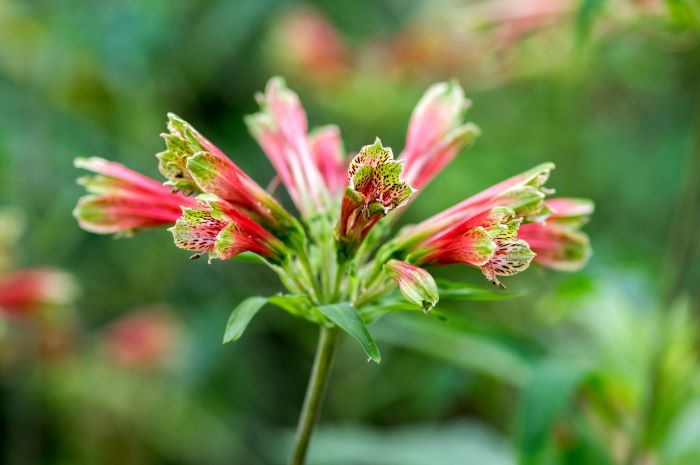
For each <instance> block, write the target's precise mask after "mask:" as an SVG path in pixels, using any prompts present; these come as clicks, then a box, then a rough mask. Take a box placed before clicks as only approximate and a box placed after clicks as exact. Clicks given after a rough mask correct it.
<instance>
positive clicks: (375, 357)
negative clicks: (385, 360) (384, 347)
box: [317, 302, 382, 363]
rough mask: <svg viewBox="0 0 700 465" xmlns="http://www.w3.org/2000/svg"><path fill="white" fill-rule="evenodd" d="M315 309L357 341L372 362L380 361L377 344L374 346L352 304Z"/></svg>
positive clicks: (344, 303) (323, 306)
mask: <svg viewBox="0 0 700 465" xmlns="http://www.w3.org/2000/svg"><path fill="white" fill-rule="evenodd" d="M317 309H318V311H319V312H321V313H322V314H323V315H324V316H325V317H326V318H328V319H329V320H330V321H331V322H333V323H334V324H336V325H337V326H338V327H339V328H340V329H342V330H343V331H345V332H346V333H348V334H349V335H350V336H352V337H353V338H354V339H355V340H357V342H359V343H360V345H361V346H362V350H364V351H365V353H366V354H367V356H369V358H370V359H371V360H372V361H373V362H375V363H379V362H380V361H381V360H382V357H381V355H379V349H378V348H377V344H375V342H374V339H372V335H371V334H370V333H369V330H368V329H367V326H365V324H364V322H363V321H362V318H360V314H359V313H358V312H357V309H356V308H355V307H354V306H353V305H352V304H350V303H347V302H343V303H339V304H330V305H321V306H320V307H317Z"/></svg>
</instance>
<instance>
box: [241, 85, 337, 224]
mask: <svg viewBox="0 0 700 465" xmlns="http://www.w3.org/2000/svg"><path fill="white" fill-rule="evenodd" d="M257 100H258V102H259V104H260V112H258V113H255V114H253V115H250V116H248V117H247V118H246V123H247V125H248V129H249V130H250V133H251V134H252V136H253V137H254V138H255V140H257V141H258V144H260V147H261V148H262V150H263V152H265V154H266V155H267V157H268V158H269V159H270V162H271V163H272V166H274V167H275V170H276V171H277V174H278V176H279V177H280V180H281V181H282V183H283V184H284V185H285V187H286V188H287V191H288V192H289V195H290V196H291V197H292V200H293V201H294V204H295V205H296V206H297V208H298V209H299V211H300V212H301V214H302V216H303V217H304V218H310V217H312V216H314V215H316V214H318V213H319V212H321V211H325V210H326V209H327V208H328V206H329V205H330V203H331V202H330V197H329V192H328V191H329V184H327V183H333V182H334V181H333V179H330V180H328V181H327V180H326V179H324V177H323V175H322V174H321V169H320V168H319V166H318V165H317V161H316V160H315V159H314V155H313V154H312V152H311V147H310V146H309V140H308V134H307V131H308V123H307V120H306V113H305V112H304V109H303V108H302V106H301V103H300V102H299V97H298V96H297V94H295V93H294V92H292V91H291V90H289V89H288V88H287V86H286V84H285V82H284V80H283V79H282V78H279V77H277V78H272V79H270V81H269V82H268V83H267V87H266V88H265V93H264V94H258V95H257Z"/></svg>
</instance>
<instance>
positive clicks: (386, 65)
mask: <svg viewBox="0 0 700 465" xmlns="http://www.w3.org/2000/svg"><path fill="white" fill-rule="evenodd" d="M274 75H283V76H285V77H286V78H287V81H288V84H289V86H290V87H291V88H292V89H294V90H296V91H297V92H298V93H299V94H300V97H301V99H302V101H303V103H304V105H305V107H306V110H307V112H308V114H309V120H310V124H311V126H312V127H313V126H319V125H322V124H328V123H336V124H338V125H339V126H340V127H341V131H342V134H343V138H344V142H345V147H346V149H347V150H348V152H353V151H356V150H358V149H359V147H360V146H362V145H364V144H367V143H369V142H371V141H372V140H374V138H375V137H376V136H380V137H381V138H382V140H383V142H384V143H385V144H387V145H390V146H392V147H394V150H395V151H398V150H400V148H401V147H402V146H403V140H404V137H405V130H406V124H407V122H408V118H409V116H410V112H411V109H412V107H413V105H415V103H416V102H417V100H418V99H419V98H420V95H421V94H422V92H423V91H424V90H425V88H427V86H428V85H430V84H431V83H432V82H435V81H440V80H446V79H450V78H456V79H458V80H459V81H460V82H461V84H462V85H463V87H464V88H465V91H466V93H467V95H468V96H469V97H470V98H471V99H472V100H473V107H472V109H471V110H470V112H469V119H470V120H472V121H474V122H475V123H476V124H478V125H479V126H480V127H481V129H482V131H483V134H482V136H481V137H480V139H479V140H478V142H477V143H476V145H475V147H474V148H472V149H471V150H469V151H468V152H466V153H464V154H462V155H461V156H460V157H458V158H457V160H456V161H455V162H454V163H453V165H451V166H450V168H449V169H447V170H445V172H443V173H442V174H441V175H440V176H439V178H438V179H437V180H436V181H434V182H433V183H432V184H431V185H430V186H429V187H428V188H426V189H425V190H426V192H424V193H423V194H422V195H421V196H420V197H419V198H418V199H417V201H416V202H415V203H414V204H412V205H411V207H410V209H408V210H407V211H406V212H405V214H404V215H403V216H402V222H406V223H408V222H415V221H418V220H420V219H423V218H425V217H427V216H428V215H430V214H433V213H435V212H438V211H439V210H441V209H442V208H444V207H447V206H449V205H452V204H454V203H455V202H457V201H459V200H462V199H463V198H465V197H467V196H468V195H471V194H474V193H476V192H478V191H479V190H481V189H483V188H485V187H487V186H489V185H491V184H493V183H495V182H497V181H499V180H501V179H504V178H506V177H509V176H511V175H513V174H516V173H518V172H520V171H523V170H525V169H527V168H529V167H531V166H534V165H536V164H537V163H539V162H542V161H553V162H555V163H556V165H557V169H556V171H555V172H554V174H553V177H552V180H551V182H550V184H549V185H550V186H551V187H554V188H556V190H557V193H558V194H559V195H564V196H579V197H590V198H592V199H593V200H594V201H595V203H596V213H595V215H594V218H593V221H592V222H591V223H590V225H588V226H587V232H588V233H589V234H590V236H591V241H592V244H593V248H594V255H593V258H592V259H591V261H590V263H589V265H588V267H587V268H586V269H585V270H584V271H582V272H577V273H573V274H557V273H553V272H549V271H546V270H543V269H534V270H532V271H531V272H529V273H523V274H522V275H518V276H517V277H514V278H511V279H509V280H508V282H507V284H508V285H509V288H510V289H511V290H514V291H516V292H518V291H523V290H526V291H527V295H526V296H524V297H520V298H517V299H512V300H508V301H502V302H474V301H471V302H445V303H444V304H442V303H441V310H442V311H443V313H445V314H446V315H447V317H448V320H447V321H446V322H441V321H439V320H437V319H433V318H429V317H426V316H423V315H417V316H411V317H408V316H391V317H388V318H386V319H384V320H382V321H381V322H379V323H378V324H377V325H375V326H373V327H372V328H371V329H372V331H373V333H374V334H375V335H376V338H377V340H378V343H379V344H380V348H381V350H382V354H383V361H382V364H381V365H379V366H376V365H374V364H368V363H366V359H365V357H364V355H363V354H362V353H361V350H360V349H359V348H358V347H356V345H355V344H352V343H351V342H350V341H347V340H346V341H343V343H342V344H341V347H340V349H341V350H340V354H339V358H338V360H337V362H336V364H335V367H334V374H333V379H332V381H331V386H330V392H329V395H328V398H327V403H326V408H325V411H324V414H323V417H322V421H321V426H320V429H319V432H318V435H317V437H316V438H315V441H314V443H313V445H312V448H311V457H310V460H309V462H310V463H311V464H316V465H322V464H323V465H341V464H342V465H355V464H361V465H365V464H366V465H399V464H401V465H413V464H416V465H418V464H431V465H443V464H445V465H446V464H450V465H454V464H461V463H464V464H471V465H481V464H484V465H494V464H498V465H500V464H504V465H505V464H516V463H518V464H525V465H529V464H533V465H534V464H544V465H550V464H551V465H555V464H596V465H599V464H603V465H604V464H620V465H695V464H698V463H700V420H698V419H699V418H700V359H699V350H700V347H699V346H698V343H699V342H700V333H699V332H698V331H699V329H700V328H699V327H698V309H699V306H698V303H699V297H700V284H699V283H700V266H698V261H699V260H700V250H699V249H700V248H699V247H698V245H697V242H698V226H700V221H699V217H700V211H699V210H700V189H699V188H698V183H699V182H700V181H699V179H698V178H700V120H699V119H698V118H699V114H698V112H699V111H700V3H699V2H697V1H696V0H668V1H667V2H663V1H653V0H652V1H649V0H648V1H632V0H608V1H606V0H583V1H570V2H568V1H564V0H562V1H545V0H527V1H526V0H522V1H516V0H510V1H509V0H481V1H463V2H459V1H447V0H441V1H419V0H412V1H400V0H384V1H371V0H358V1H353V2H337V1H332V0H317V1H312V2H295V1H273V0H255V1H252V0H251V1H247V0H246V1H235V2H232V1H226V0H206V1H195V0H188V1H178V2H174V1H166V0H149V1H138V0H123V1H102V2H91V1H87V0H85V1H80V0H50V1H49V0H45V1H34V0H0V207H14V208H16V210H17V211H19V212H20V214H21V216H22V217H23V218H24V221H25V230H24V234H23V236H22V237H21V239H20V240H19V242H18V243H17V244H16V245H15V246H14V250H13V252H14V254H15V255H16V262H15V267H16V268H25V267H33V266H38V265H52V266H56V267H60V268H62V269H64V270H66V271H68V272H70V273H71V274H73V276H74V277H75V281H76V282H77V283H78V284H79V286H80V288H81V289H82V293H81V297H80V298H79V299H78V300H77V302H76V304H75V306H74V307H72V308H67V309H66V308H64V309H61V310H57V309H54V310H55V311H53V313H52V316H50V317H48V318H49V320H51V324H50V325H48V326H47V327H44V326H42V327H41V328H37V327H33V326H31V327H29V328H27V327H24V326H23V325H21V324H19V325H15V324H14V323H11V324H9V325H8V324H4V325H3V328H4V330H3V331H0V333H1V334H4V336H0V340H2V341H3V342H2V343H0V350H4V351H6V352H7V353H12V354H13V355H12V356H8V357H0V360H4V359H7V360H5V362H6V363H4V364H3V365H2V368H1V369H0V386H1V388H0V463H4V464H8V465H25V464H39V463H41V464H55V465H63V464H66V465H67V464H85V465H88V464H120V465H127V464H139V465H141V464H223V463H229V464H252V465H255V464H281V463H284V460H285V456H286V452H287V449H288V445H289V443H290V434H291V431H293V427H294V425H295V423H296V418H297V415H298V412H299V409H300V406H301V402H302V399H303V394H304V389H305V387H306V379H307V375H308V371H309V369H310V366H311V361H312V354H313V348H314V345H315V340H316V328H315V327H313V326H311V325H309V324H307V323H305V322H302V321H300V320H295V319H293V318H291V317H289V316H288V315H287V314H285V313H282V312H279V311H276V310H272V309H270V310H267V311H265V312H262V313H261V315H260V316H259V317H258V318H257V319H256V320H255V321H254V322H253V324H252V325H251V327H250V328H249V330H248V332H247V333H246V335H245V337H244V338H243V339H241V340H240V341H238V342H237V343H236V344H234V345H231V346H223V345H221V343H220V341H221V336H222V332H223V327H224V324H225V322H226V319H227V317H228V314H229V312H230V310H231V309H232V308H233V307H234V306H235V304H236V303H237V302H239V301H240V300H241V299H242V298H243V297H245V296H248V295H251V294H254V293H260V294H263V295H270V294H272V293H274V292H276V291H278V290H279V285H278V284H277V279H276V277H275V276H274V275H273V274H272V273H271V272H268V271H267V270H266V269H263V268H262V267H259V266H256V265H253V264H246V263H231V262H215V263H213V264H211V265H207V263H206V261H205V260H199V261H196V262H191V261H190V260H188V259H187V253H185V252H183V251H181V250H178V249H176V248H175V247H173V245H172V238H171V235H170V233H168V232H167V231H164V230H155V231H147V232H144V233H140V234H138V235H137V236H136V237H135V238H133V239H120V240H113V239H112V238H110V237H106V236H96V235H92V234H88V233H86V232H84V231H82V230H80V229H79V228H78V226H77V224H76V223H75V221H74V220H73V219H72V217H71V210H72V208H73V206H74V205H75V202H76V200H77V199H78V197H79V196H80V195H81V193H82V192H81V189H80V188H79V187H78V186H77V185H76V184H75V181H74V180H75V178H76V177H77V176H79V175H82V174H83V173H79V172H78V170H76V169H75V168H73V165H72V159H73V158H74V157H76V156H87V155H97V156H103V157H105V158H109V159H113V160H117V161H120V162H123V163H125V164H127V165H128V166H130V167H131V168H134V169H136V170H138V171H141V172H143V173H145V174H147V175H149V176H152V177H154V178H158V179H160V177H159V176H158V173H157V166H156V161H155V158H154V154H155V153H156V152H159V151H161V150H162V149H163V148H162V147H163V143H162V140H161V139H160V138H159V137H158V135H159V133H160V132H162V131H164V128H165V114H166V112H168V111H173V112H175V113H177V114H179V115H180V116H182V117H183V118H185V119H187V120H188V121H190V122H191V123H192V124H193V125H194V126H195V127H197V128H198V129H199V130H200V131H201V132H202V133H204V134H206V135H207V137H208V138H210V139H211V140H212V141H214V142H215V143H216V144H217V145H218V146H219V147H220V148H222V149H223V150H224V151H225V152H226V153H227V154H228V155H229V156H230V157H231V158H233V159H234V160H235V161H236V163H237V164H239V165H240V166H241V167H242V168H243V169H244V170H246V171H247V172H248V173H249V174H251V176H252V177H253V178H255V179H256V180H257V181H258V182H259V183H260V184H262V185H266V184H267V182H268V181H269V180H270V179H271V178H272V177H273V176H274V172H273V170H272V168H271V166H270V165H269V163H268V161H267V159H266V157H265V156H264V155H263V154H262V152H261V151H260V149H259V148H258V147H257V146H256V144H255V142H254V141H253V140H252V138H250V137H249V136H248V134H247V131H246V128H245V126H244V124H243V121H242V118H243V116H244V115H246V114H250V113H253V112H254V111H255V110H256V103H255V100H254V98H253V95H254V93H255V92H256V91H260V90H262V89H263V87H264V85H265V82H266V81H267V79H268V78H269V77H271V76H274ZM285 200H287V199H285ZM5 226H6V225H0V228H4V227H5ZM438 275H439V276H445V277H450V278H452V279H457V278H458V279H460V280H466V281H473V282H481V279H482V278H481V276H480V273H479V272H478V270H476V271H475V270H471V269H466V267H448V268H447V269H444V270H440V271H439V272H438ZM144 308H146V309H147V310H146V313H149V314H157V315H160V316H162V317H163V318H164V319H165V323H163V322H162V321H160V320H158V321H159V323H158V324H161V325H163V324H164V325H166V326H168V328H170V329H171V330H169V332H168V333H167V334H168V335H167V337H165V336H164V337H165V338H166V339H167V340H168V341H169V342H168V344H167V349H166V350H164V351H163V352H164V353H163V354H162V355H161V357H160V358H159V360H158V361H157V362H158V363H154V364H151V365H149V366H148V367H134V366H132V365H133V364H129V363H126V364H124V363H119V357H116V358H115V357H114V356H113V354H112V355H110V354H111V352H110V348H109V347H110V345H109V344H110V343H109V341H110V336H109V335H110V334H113V333H114V328H115V323H113V322H114V321H115V320H118V319H119V318H123V315H125V314H133V312H137V314H139V313H138V312H142V310H139V309H144ZM57 328H58V329H57ZM57 331H58V332H59V333H60V334H61V341H62V342H61V343H60V344H59V346H60V350H58V349H54V350H50V351H48V352H47V351H46V350H45V347H44V346H45V339H46V337H47V336H46V334H43V333H44V332H49V333H50V334H49V336H51V335H54V333H55V332H57ZM38 333H41V334H38ZM17 335H20V336H19V337H18V336H17ZM54 336H55V335H54ZM51 347H53V346H51Z"/></svg>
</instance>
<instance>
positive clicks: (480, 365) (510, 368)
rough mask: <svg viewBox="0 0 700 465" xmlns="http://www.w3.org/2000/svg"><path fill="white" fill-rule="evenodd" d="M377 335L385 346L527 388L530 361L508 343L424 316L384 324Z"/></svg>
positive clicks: (383, 322) (395, 317)
mask: <svg viewBox="0 0 700 465" xmlns="http://www.w3.org/2000/svg"><path fill="white" fill-rule="evenodd" d="M375 333H376V335H377V340H378V341H381V342H382V343H387V344H391V345H393V346H396V347H403V348H405V349H409V350H413V351H416V352H421V353H424V354H427V355H431V356H433V357H436V358H439V359H442V360H445V361H447V362H450V363H453V364H455V365H457V366H460V367H463V368H465V369H467V370H470V371H476V372H479V373H484V374H487V375H489V376H492V377H494V378H496V379H499V380H503V381H506V382H508V383H511V384H513V385H516V386H520V385H523V384H525V382H526V381H527V379H528V378H529V376H530V366H529V364H528V362H527V360H526V359H525V358H524V357H523V355H522V354H521V353H520V352H519V351H518V350H517V349H516V348H514V347H512V346H511V345H509V344H508V343H506V342H504V341H501V340H499V339H497V338H494V337H489V336H486V335H481V334H476V333H472V332H467V331H465V330H463V329H460V328H457V327H455V326H453V325H451V324H447V323H444V322H441V321H438V320H435V319H432V318H426V316H425V315H415V314H414V315H409V314H406V313H404V314H402V315H395V316H393V317H392V318H387V319H385V320H384V321H382V322H381V324H379V325H378V326H377V327H376V330H375Z"/></svg>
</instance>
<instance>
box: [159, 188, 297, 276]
mask: <svg viewBox="0 0 700 465" xmlns="http://www.w3.org/2000/svg"><path fill="white" fill-rule="evenodd" d="M197 200H198V206H197V207H192V208H190V207H185V208H183V209H182V216H181V217H180V218H179V219H178V220H177V222H176V223H175V226H173V227H172V228H170V229H169V231H170V232H172V234H173V239H174V240H175V245H176V246H178V247H179V248H181V249H185V250H190V251H193V252H197V254H196V255H195V257H197V256H199V255H201V254H203V253H206V252H209V259H210V260H211V259H214V258H218V259H221V260H227V259H230V258H233V257H235V256H236V255H238V254H240V253H242V252H254V253H256V254H258V255H260V256H261V257H264V258H266V259H267V260H268V261H269V262H270V263H274V264H279V263H283V262H285V261H286V259H287V256H288V253H287V248H286V247H285V246H284V244H283V243H282V242H281V241H279V240H278V239H277V238H275V237H274V236H273V235H272V234H271V233H270V232H269V231H267V230H266V229H264V228H263V227H261V226H260V225H259V224H257V223H256V222H255V221H253V220H251V219H250V218H248V217H247V216H246V215H245V214H243V213H242V212H241V211H240V210H238V209H237V208H236V207H234V206H233V205H231V204H230V203H228V202H227V201H225V200H222V199H220V198H218V197H216V196H215V195H213V194H202V195H200V196H199V197H197Z"/></svg>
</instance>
